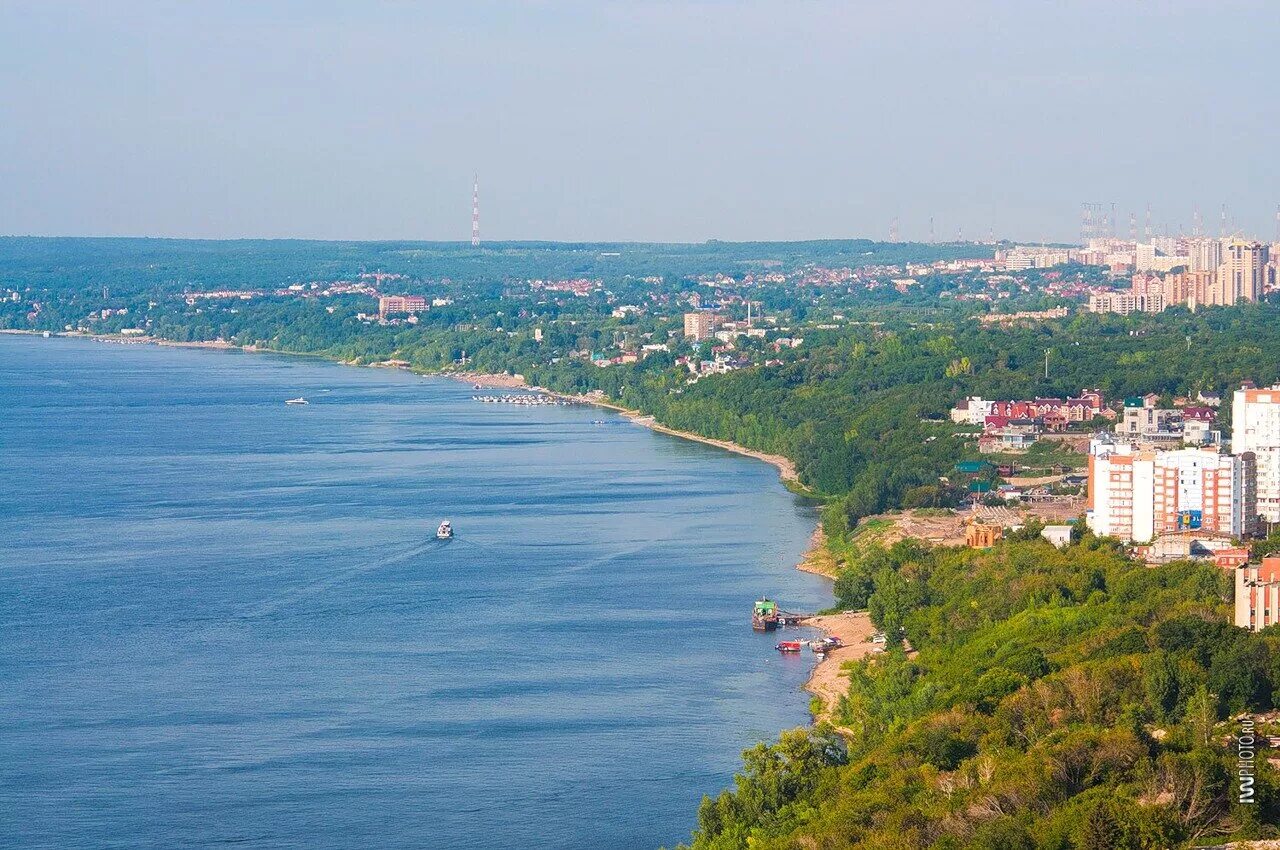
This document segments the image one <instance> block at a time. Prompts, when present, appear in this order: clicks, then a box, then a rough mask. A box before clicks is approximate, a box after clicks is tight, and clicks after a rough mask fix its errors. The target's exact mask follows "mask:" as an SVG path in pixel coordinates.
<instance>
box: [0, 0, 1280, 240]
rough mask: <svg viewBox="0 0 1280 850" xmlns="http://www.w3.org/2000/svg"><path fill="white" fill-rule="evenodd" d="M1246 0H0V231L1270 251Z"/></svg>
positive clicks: (1257, 54)
mask: <svg viewBox="0 0 1280 850" xmlns="http://www.w3.org/2000/svg"><path fill="white" fill-rule="evenodd" d="M1277 44H1280V14H1277V13H1276V10H1275V7H1274V5H1271V4H1269V3H1267V2H1244V0H1217V2H1207V0H1206V2H1179V0H1166V2H1146V3H1138V2H1126V1H1125V0H1112V2H1091V0H1080V2H1038V0H1017V2H1013V0H1010V2H967V3H962V2H910V1H909V0H908V2H900V1H898V0H894V1H891V0H882V2H877V3H866V2H840V3H837V2H812V0H760V2H729V0H720V2H716V0H703V1H702V2H684V1H683V0H677V1H676V2H656V0H654V1H653V2H650V0H625V2H623V1H622V0H620V1H619V2H611V1H610V0H600V1H599V2H549V0H548V2H487V0H475V1H473V2H458V3H432V2H424V3H409V2H397V3H367V2H365V3H355V2H351V3H336V2H261V3H259V2H252V3H251V2H243V3H232V2H221V3H218V2H210V3H203V4H191V3H181V2H168V3H160V2H155V3H134V2H123V0H116V2H113V3H109V4H108V3H98V2H93V3H88V2H86V3H73V2H56V0H45V2H26V0H0V233H5V234H60V235H152V236H193V237H212V238H220V237H246V236H253V237H259V236H260V237H294V236H297V237H314V238H336V239H365V238H374V239H381V238H386V239H399V238H416V239H466V238H467V237H468V235H469V231H470V202H471V198H470V196H471V175H472V174H473V173H475V172H478V173H479V174H480V181H481V207H482V231H483V235H484V236H485V237H486V238H490V239H562V240H578V239H583V240H586V239H623V240H675V241H701V240H703V239H708V238H721V239H804V238H819V237H853V236H871V237H877V238H884V237H885V236H886V235H887V233H888V228H889V222H890V220H891V219H892V218H894V217H895V216H896V217H898V218H899V220H900V225H899V231H900V233H901V236H902V238H904V239H905V238H911V239H919V238H924V237H925V236H926V235H927V233H928V220H929V217H930V216H933V217H934V220H935V228H936V232H937V234H938V235H939V237H945V238H954V236H955V235H956V233H957V230H958V229H963V233H964V235H965V236H966V237H977V236H981V237H985V236H986V234H987V233H988V231H989V230H991V229H992V228H994V230H995V232H996V234H997V235H1000V236H1003V237H1009V238H1015V239H1026V240H1030V239H1055V240H1061V239H1071V238H1074V237H1075V235H1076V234H1077V233H1078V231H1079V210H1080V204H1081V202H1084V201H1094V202H1102V203H1105V204H1108V205H1109V204H1110V203H1115V204H1116V205H1117V210H1118V212H1119V218H1120V219H1121V224H1120V228H1119V229H1120V230H1121V231H1127V229H1128V215H1129V212H1130V211H1131V210H1132V211H1136V212H1137V213H1138V217H1139V221H1140V223H1141V221H1142V220H1143V219H1144V218H1145V208H1146V206H1147V205H1148V204H1150V206H1151V208H1152V219H1153V222H1154V224H1155V227H1156V229H1157V230H1162V229H1167V230H1169V231H1176V230H1177V229H1178V228H1179V226H1181V227H1182V228H1184V229H1189V228H1190V226H1191V221H1192V215H1193V211H1194V210H1195V208H1196V207H1197V206H1199V208H1200V209H1201V210H1202V211H1203V212H1204V215H1205V218H1206V220H1207V221H1209V222H1210V223H1211V225H1212V227H1211V229H1213V230H1214V231H1215V232H1216V225H1217V219H1218V211H1219V208H1220V206H1221V205H1222V204H1226V205H1227V209H1228V215H1229V216H1230V217H1231V218H1232V219H1233V221H1234V223H1235V227H1236V228H1237V229H1239V230H1243V231H1247V232H1252V233H1254V234H1255V235H1258V236H1260V237H1264V238H1268V239H1269V238H1272V236H1273V234H1274V232H1275V211H1276V204H1277V203H1280V185H1277V174H1280V169H1277V167H1276V162H1275V157H1276V150H1277V148H1276V138H1277V136H1278V135H1280V130H1278V129H1277V128H1278V127H1280V99H1278V98H1277V97H1276V90H1277V83H1280V69H1278V66H1277V60H1276V56H1277V52H1276V45H1277Z"/></svg>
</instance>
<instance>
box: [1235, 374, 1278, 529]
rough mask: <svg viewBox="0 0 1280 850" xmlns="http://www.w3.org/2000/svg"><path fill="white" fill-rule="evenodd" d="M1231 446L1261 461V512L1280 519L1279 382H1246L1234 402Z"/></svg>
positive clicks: (1259, 478)
mask: <svg viewBox="0 0 1280 850" xmlns="http://www.w3.org/2000/svg"><path fill="white" fill-rule="evenodd" d="M1231 449H1232V451H1234V452H1237V453H1239V452H1253V454H1254V455H1256V456H1257V459H1258V460H1257V463H1258V512H1259V513H1260V514H1262V516H1263V518H1265V519H1266V520H1267V521H1268V522H1280V384H1276V385H1274V386H1272V387H1269V388H1267V389H1257V388H1256V387H1250V386H1245V387H1241V388H1240V389H1238V390H1236V392H1235V395H1234V396H1233V398H1232V404H1231Z"/></svg>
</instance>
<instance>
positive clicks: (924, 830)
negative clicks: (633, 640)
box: [692, 538, 1280, 850]
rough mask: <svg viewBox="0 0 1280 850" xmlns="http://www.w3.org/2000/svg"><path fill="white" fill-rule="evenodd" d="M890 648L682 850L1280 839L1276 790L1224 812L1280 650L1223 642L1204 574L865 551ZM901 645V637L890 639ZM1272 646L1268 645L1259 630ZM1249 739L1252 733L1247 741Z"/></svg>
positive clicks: (1004, 555) (1223, 622) (1024, 553)
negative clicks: (1243, 741) (1241, 718)
mask: <svg viewBox="0 0 1280 850" xmlns="http://www.w3.org/2000/svg"><path fill="white" fill-rule="evenodd" d="M866 557H867V558H868V559H869V560H871V561H873V562H874V564H873V565H872V567H873V569H874V570H875V572H876V582H875V584H876V588H875V590H874V593H873V594H872V595H871V597H870V599H868V600H867V604H868V606H869V607H870V610H871V613H872V617H873V619H874V620H875V621H876V622H877V624H878V625H880V626H882V627H883V628H885V629H886V630H887V631H888V632H889V633H890V634H891V635H893V634H901V635H904V636H905V637H906V639H907V640H908V641H909V644H910V646H912V647H913V648H915V649H916V650H917V652H915V653H913V654H911V655H910V656H909V655H908V654H907V653H905V652H904V651H903V650H902V649H901V648H900V647H899V648H894V649H891V650H890V651H889V652H887V653H885V654H883V655H881V656H878V657H876V656H873V657H872V658H871V659H869V660H867V661H864V662H860V663H858V664H857V665H855V667H854V669H853V671H852V675H851V680H852V684H851V687H850V690H849V693H848V695H847V696H846V697H845V698H844V699H843V701H842V702H841V704H840V705H839V707H838V710H837V712H836V723H837V724H838V725H839V726H840V730H839V734H837V731H836V730H833V729H831V728H829V727H821V728H818V729H816V730H803V729H801V730H795V731H792V732H788V733H786V734H784V735H783V736H782V737H781V739H780V740H779V741H778V743H776V744H774V745H772V746H766V745H760V746H758V747H756V748H754V749H752V750H749V751H748V752H746V753H745V754H744V767H743V771H742V773H741V774H739V775H738V777H737V778H736V785H735V787H734V789H733V790H731V791H726V792H724V793H723V794H721V795H720V796H719V797H717V798H715V799H712V798H707V799H705V800H704V801H703V804H702V807H701V809H700V810H699V816H698V829H697V832H696V833H695V835H694V839H693V842H692V847H693V848H695V850H742V848H748V847H749V848H752V850H766V848H777V850H783V848H787V850H819V848H831V849H832V850H834V848H875V850H1104V849H1105V850H1139V848H1142V849H1143V850H1157V848H1170V847H1180V846H1187V845H1190V844H1191V843H1193V842H1200V841H1202V840H1203V841H1206V842H1207V841H1208V840H1209V839H1210V838H1214V837H1221V836H1236V837H1265V836H1275V835H1277V834H1278V833H1277V828H1276V824H1277V823H1280V777H1278V776H1277V772H1276V770H1275V769H1274V768H1272V767H1271V766H1270V765H1269V764H1268V763H1267V762H1266V759H1265V754H1266V750H1265V749H1264V750H1262V751H1261V753H1260V755H1259V757H1258V759H1257V767H1258V770H1257V773H1258V776H1257V784H1256V786H1255V799H1256V803H1254V804H1252V805H1241V804H1239V803H1237V802H1236V796H1237V785H1238V781H1237V779H1236V776H1235V771H1234V762H1235V750H1234V747H1233V746H1232V736H1233V735H1235V734H1237V733H1238V732H1239V731H1240V729H1241V725H1240V723H1239V722H1237V721H1236V720H1235V719H1234V718H1235V717H1236V716H1237V715H1239V714H1241V713H1243V712H1262V711H1266V710H1269V709H1271V708H1272V707H1273V705H1275V704H1276V702H1277V701H1278V700H1280V692H1278V691H1280V634H1262V635H1258V634H1251V633H1249V632H1246V631H1244V630H1242V629H1237V628H1235V627H1233V626H1230V625H1228V624H1227V616H1226V611H1227V608H1226V602H1227V600H1228V597H1229V587H1228V585H1227V582H1226V579H1225V577H1224V576H1223V575H1222V574H1221V572H1220V571H1219V570H1217V569H1216V568H1214V567H1212V566H1204V565H1197V564H1192V563H1180V564H1173V565H1169V566H1165V567H1161V568H1159V569H1149V568H1147V567H1145V566H1142V565H1140V564H1137V563H1134V562H1131V561H1130V560H1129V559H1128V558H1126V557H1125V556H1124V555H1123V554H1122V553H1121V552H1119V551H1117V550H1116V548H1115V547H1114V546H1113V545H1112V544H1110V543H1109V542H1107V541H1104V540H1097V539H1093V538H1086V540H1085V541H1084V542H1083V543H1082V544H1080V545H1076V546H1072V547H1070V548H1068V549H1066V550H1064V551H1058V550H1057V549H1055V548H1053V547H1052V546H1050V545H1049V544H1047V543H1045V542H1043V541H1033V540H1014V541H1011V542H1008V543H1005V544H1002V545H1001V546H999V547H998V548H996V549H993V550H990V551H987V552H975V551H970V550H962V549H933V550H930V549H927V548H924V547H922V546H921V545H919V544H917V543H915V542H913V541H902V542H900V543H899V544H896V545H895V546H894V547H893V548H892V549H890V550H887V551H886V550H873V551H871V552H870V553H868V554H867V556H866ZM899 629H901V631H899ZM1271 631H1273V632H1274V631H1275V630H1271ZM1261 728H1262V727H1259V729H1261Z"/></svg>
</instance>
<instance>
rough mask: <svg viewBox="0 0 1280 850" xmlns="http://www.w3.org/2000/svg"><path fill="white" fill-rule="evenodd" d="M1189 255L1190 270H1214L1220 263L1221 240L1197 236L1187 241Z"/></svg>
mask: <svg viewBox="0 0 1280 850" xmlns="http://www.w3.org/2000/svg"><path fill="white" fill-rule="evenodd" d="M1187 252H1188V254H1189V255H1190V257H1191V271H1193V272H1216V271H1217V270H1218V266H1220V265H1222V240H1220V239H1208V238H1197V239H1192V240H1190V241H1189V242H1188V243H1187Z"/></svg>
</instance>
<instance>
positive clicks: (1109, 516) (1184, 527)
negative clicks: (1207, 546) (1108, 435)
mask: <svg viewBox="0 0 1280 850" xmlns="http://www.w3.org/2000/svg"><path fill="white" fill-rule="evenodd" d="M1253 477H1254V461H1253V456H1252V455H1243V456H1233V455H1224V454H1219V453H1218V452H1216V451H1214V450H1212V449H1176V450H1173V451H1153V450H1140V449H1138V448H1137V447H1136V446H1133V445H1132V444H1129V443H1124V442H1116V441H1114V440H1111V439H1104V438H1098V439H1094V440H1093V441H1092V443H1090V446H1089V501H1088V508H1087V511H1086V515H1085V516H1086V522H1087V523H1088V525H1089V528H1091V529H1092V530H1093V532H1094V533H1095V534H1099V535H1109V536H1111V537H1117V538H1119V539H1121V540H1124V541H1133V542H1137V543H1146V542H1148V541H1150V540H1153V539H1155V538H1156V537H1159V536H1160V535H1162V534H1170V533H1175V532H1179V531H1199V532H1204V533H1210V534H1218V535H1222V536H1227V537H1245V536H1247V535H1250V534H1252V533H1253V532H1254V529H1255V525H1256V514H1257V504H1256V495H1255V492H1254V485H1253Z"/></svg>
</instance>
